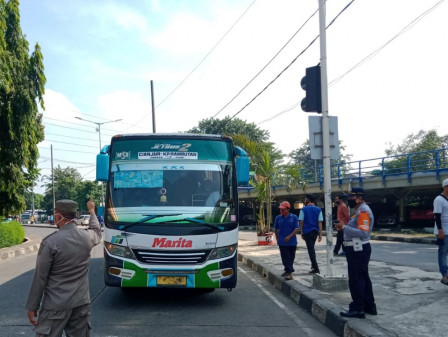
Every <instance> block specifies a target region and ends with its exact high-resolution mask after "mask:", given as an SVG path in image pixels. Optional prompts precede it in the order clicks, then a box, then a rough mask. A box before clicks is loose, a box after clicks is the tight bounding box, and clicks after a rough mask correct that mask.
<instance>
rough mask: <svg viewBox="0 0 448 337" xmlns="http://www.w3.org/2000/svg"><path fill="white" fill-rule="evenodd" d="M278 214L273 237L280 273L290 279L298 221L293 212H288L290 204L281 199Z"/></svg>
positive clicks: (292, 269) (292, 270) (294, 255)
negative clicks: (283, 269) (277, 249)
mask: <svg viewBox="0 0 448 337" xmlns="http://www.w3.org/2000/svg"><path fill="white" fill-rule="evenodd" d="M278 208H280V213H281V214H280V215H277V217H276V218H275V223H274V228H275V238H276V239H277V244H278V247H279V249H280V256H281V258H282V263H283V266H284V267H285V272H284V273H283V274H282V275H281V276H282V277H284V278H285V279H286V280H292V273H293V272H294V259H295V257H296V247H297V237H296V234H297V233H298V232H299V221H298V219H297V216H296V215H295V214H291V213H289V210H290V208H291V205H290V203H289V202H288V201H283V202H282V203H281V204H280V206H279V207H278Z"/></svg>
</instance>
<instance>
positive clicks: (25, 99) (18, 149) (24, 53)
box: [0, 0, 46, 215]
mask: <svg viewBox="0 0 448 337" xmlns="http://www.w3.org/2000/svg"><path fill="white" fill-rule="evenodd" d="M0 29H1V30H0V61H1V62H0V64H1V69H0V70H1V72H0V214H3V215H5V214H8V213H10V214H19V213H21V212H22V211H23V210H24V209H25V207H26V204H25V192H26V191H27V190H30V189H31V188H32V186H33V184H34V181H35V180H36V179H37V177H38V174H39V170H38V169H37V159H38V157H39V151H38V148H37V144H38V143H39V142H41V141H42V140H43V139H44V127H43V125H42V115H41V114H40V113H39V112H38V104H39V105H40V107H41V108H42V109H44V101H43V95H44V93H45V89H44V86H45V83H46V79H45V75H44V66H43V62H42V59H43V56H42V53H41V50H40V47H39V45H38V44H36V46H35V48H34V52H33V53H32V55H31V56H30V55H29V48H28V42H27V40H26V39H25V37H24V35H23V34H22V30H21V28H20V14H19V2H18V0H9V1H8V2H6V1H5V0H0Z"/></svg>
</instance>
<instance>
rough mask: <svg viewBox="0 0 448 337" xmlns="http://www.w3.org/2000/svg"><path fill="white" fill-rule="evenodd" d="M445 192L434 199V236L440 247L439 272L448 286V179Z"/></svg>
mask: <svg viewBox="0 0 448 337" xmlns="http://www.w3.org/2000/svg"><path fill="white" fill-rule="evenodd" d="M442 188H443V191H442V193H441V194H440V195H438V196H437V197H436V198H435V199H434V211H433V213H434V220H435V225H434V234H436V238H437V244H438V245H439V254H438V259H439V271H440V273H441V274H442V279H441V280H440V282H442V283H443V284H444V285H447V286H448V266H447V256H448V178H447V179H445V180H444V181H443V182H442Z"/></svg>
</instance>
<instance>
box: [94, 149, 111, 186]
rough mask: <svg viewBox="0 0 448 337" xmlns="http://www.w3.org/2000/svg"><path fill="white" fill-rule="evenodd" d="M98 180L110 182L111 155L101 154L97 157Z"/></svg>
mask: <svg viewBox="0 0 448 337" xmlns="http://www.w3.org/2000/svg"><path fill="white" fill-rule="evenodd" d="M96 180H97V181H108V180H109V155H108V154H107V153H100V154H98V155H97V156H96Z"/></svg>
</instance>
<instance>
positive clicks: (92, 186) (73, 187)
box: [43, 166, 101, 213]
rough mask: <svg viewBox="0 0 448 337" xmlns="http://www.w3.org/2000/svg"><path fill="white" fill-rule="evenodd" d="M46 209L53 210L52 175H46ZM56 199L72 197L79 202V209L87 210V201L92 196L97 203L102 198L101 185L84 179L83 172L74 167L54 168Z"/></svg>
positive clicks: (44, 178) (49, 211)
mask: <svg viewBox="0 0 448 337" xmlns="http://www.w3.org/2000/svg"><path fill="white" fill-rule="evenodd" d="M43 180H44V181H45V182H46V183H45V187H46V188H45V196H44V201H45V209H46V210H47V212H48V213H51V211H52V210H53V184H52V180H51V176H44V177H43ZM54 187H55V199H56V200H60V199H71V200H73V201H76V202H77V203H78V207H79V210H80V211H81V212H82V211H83V210H86V204H87V201H88V200H89V199H90V198H91V197H92V198H93V200H94V201H95V203H96V204H97V205H99V204H100V200H101V186H100V185H98V183H96V182H94V181H89V180H86V181H83V180H82V176H81V174H80V173H79V172H78V170H76V169H75V168H72V167H66V168H61V167H60V166H58V167H56V168H55V169H54Z"/></svg>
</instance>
